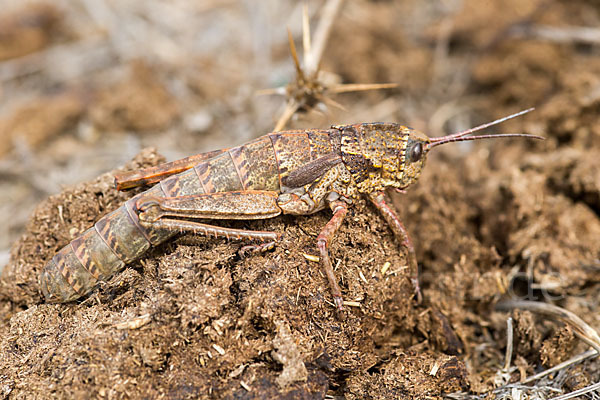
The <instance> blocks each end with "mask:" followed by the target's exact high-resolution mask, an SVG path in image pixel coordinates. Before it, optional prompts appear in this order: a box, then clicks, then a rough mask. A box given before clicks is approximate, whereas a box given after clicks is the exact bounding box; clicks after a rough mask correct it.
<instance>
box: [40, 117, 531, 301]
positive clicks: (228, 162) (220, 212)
mask: <svg viewBox="0 0 600 400" xmlns="http://www.w3.org/2000/svg"><path fill="white" fill-rule="evenodd" d="M528 111H530V110H526V111H523V112H521V113H518V114H514V115H511V116H509V117H506V118H503V119H500V120H497V121H494V122H492V123H489V124H485V125H481V126H479V127H477V128H473V129H469V130H467V131H463V132H459V133H456V134H453V135H448V136H443V137H439V138H428V137H427V136H425V135H424V134H422V133H420V132H418V131H416V130H414V129H412V128H409V127H406V126H402V125H398V124H385V123H366V124H356V125H346V126H333V127H332V128H331V129H327V130H306V131H287V132H279V133H272V134H268V135H265V136H262V137H259V138H258V139H256V140H254V141H251V142H249V143H246V144H244V145H241V146H238V147H233V148H230V149H224V150H217V151H213V152H210V153H205V154H200V155H197V156H192V157H189V158H186V159H183V160H179V161H175V162H172V163H167V164H164V165H162V166H159V167H154V168H149V169H145V170H141V171H134V172H132V173H126V174H122V175H119V176H117V177H116V183H117V187H118V188H119V189H127V188H130V187H134V186H139V185H148V184H154V183H157V182H158V183H157V184H156V185H155V186H153V187H152V188H150V189H149V190H147V191H145V192H143V193H141V194H138V195H136V196H134V197H132V198H131V199H130V200H128V201H127V202H125V204H124V205H123V206H121V207H120V208H119V209H117V210H115V211H113V212H111V213H110V214H108V215H105V216H104V217H102V218H101V219H100V220H98V222H96V224H95V225H94V226H93V227H91V228H90V229H88V230H87V231H85V232H84V233H83V234H82V235H81V236H79V237H78V238H76V239H74V240H73V241H72V242H71V243H70V244H68V245H67V246H66V247H64V248H63V249H62V250H60V251H59V252H58V253H57V254H56V255H55V256H54V257H53V258H52V260H51V261H50V262H49V263H48V264H47V265H46V267H45V268H44V269H43V271H42V273H41V276H40V284H41V288H42V292H43V293H44V295H45V297H46V299H47V300H48V301H51V302H68V301H72V300H75V299H78V298H80V297H82V296H84V295H86V294H88V293H89V292H90V291H91V290H92V289H93V288H94V286H96V284H97V283H98V281H99V280H106V279H108V278H110V277H111V276H112V275H114V274H115V273H116V272H118V271H120V270H121V269H122V268H123V267H124V266H125V265H126V264H128V263H131V262H132V261H135V260H137V259H140V258H141V257H143V256H144V254H145V253H146V252H147V251H148V249H149V248H150V247H151V246H156V245H158V244H160V243H163V242H165V241H166V240H168V239H169V238H171V237H172V236H173V235H175V234H176V233H179V232H193V233H197V234H203V235H207V236H210V235H213V236H215V237H225V238H228V239H231V238H235V239H250V240H258V241H261V244H258V245H255V246H245V247H244V248H243V250H248V249H249V248H252V249H254V250H265V249H269V248H271V247H272V246H273V245H274V244H275V243H276V242H277V241H278V240H279V238H280V237H281V235H280V234H279V233H275V232H263V231H250V230H241V229H232V228H226V227H221V226H213V225H208V224H206V223H204V221H206V220H214V219H230V220H235V219H238V220H240V219H243V220H250V219H264V218H272V217H276V216H278V215H280V214H292V215H306V214H312V213H315V212H317V211H320V210H323V209H325V208H329V209H331V210H332V211H333V217H332V218H331V220H330V221H329V222H328V223H327V225H325V227H324V228H323V230H322V231H321V233H320V234H319V236H318V237H317V247H318V249H319V252H320V256H321V257H320V259H321V262H322V265H323V268H324V271H325V273H326V275H327V279H328V281H329V285H330V287H331V290H332V293H333V298H334V301H335V304H336V306H337V307H338V308H339V309H341V308H342V304H343V301H342V293H341V290H340V288H339V286H338V283H337V279H336V277H335V275H334V272H333V268H332V265H331V261H330V259H329V254H328V251H327V246H328V244H329V243H330V241H331V239H332V237H333V235H334V233H335V232H336V230H337V229H338V228H339V226H340V225H341V223H342V221H343V219H344V216H345V215H346V213H347V211H348V207H350V206H351V205H352V204H353V202H354V201H355V200H356V199H357V198H358V197H359V196H366V197H367V198H369V199H370V200H371V202H372V203H373V204H374V205H375V207H376V208H377V209H378V210H379V211H380V212H381V214H382V216H383V217H384V219H385V220H386V221H387V222H388V224H389V226H390V228H391V229H392V231H393V232H394V234H395V236H396V237H397V238H398V239H399V241H400V242H401V244H402V245H403V246H404V247H405V249H406V251H407V259H408V263H409V267H410V269H411V276H412V280H413V284H414V286H415V291H416V294H417V296H419V295H420V293H419V286H418V279H417V271H418V269H417V260H416V257H415V252H414V249H413V245H412V243H411V241H410V239H409V237H408V234H407V232H406V229H405V228H404V226H403V225H402V223H401V222H400V220H399V219H398V217H397V216H396V214H395V212H394V210H393V209H392V208H391V207H390V206H389V205H388V203H387V202H386V195H385V190H386V189H387V188H395V189H396V190H399V191H403V190H404V189H406V188H407V187H409V186H410V185H412V184H413V183H415V182H416V181H417V179H418V178H419V175H420V174H421V170H422V168H423V166H424V165H425V159H426V156H427V153H428V152H429V150H431V149H432V148H433V147H435V146H438V145H440V144H444V143H449V142H455V141H463V140H476V139H483V138H497V137H514V136H521V137H530V138H540V137H538V136H533V135H525V134H503V135H482V136H469V137H466V135H468V134H470V133H473V132H475V131H477V130H480V129H483V128H485V127H488V126H490V125H494V124H497V123H499V122H502V121H504V120H506V119H509V118H513V117H515V116H518V115H521V114H523V113H525V112H528ZM199 220H201V221H203V222H200V221H199Z"/></svg>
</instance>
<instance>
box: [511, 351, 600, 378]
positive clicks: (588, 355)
mask: <svg viewBox="0 0 600 400" xmlns="http://www.w3.org/2000/svg"><path fill="white" fill-rule="evenodd" d="M598 354H600V353H599V352H598V350H596V349H592V350H588V351H586V352H584V353H581V354H579V355H577V356H575V357H573V358H570V359H568V360H567V361H565V362H561V363H560V364H557V365H555V366H554V367H552V368H548V369H547V370H545V371H542V372H540V373H539V374H535V375H532V376H530V377H528V378H526V379H524V380H523V382H522V383H530V382H533V381H537V380H538V379H542V378H544V377H545V376H548V375H550V374H553V373H555V372H558V371H560V370H561V369H563V368H567V367H569V366H571V365H573V364H577V363H579V362H582V361H584V360H587V359H588V358H592V357H595V356H597V355H598Z"/></svg>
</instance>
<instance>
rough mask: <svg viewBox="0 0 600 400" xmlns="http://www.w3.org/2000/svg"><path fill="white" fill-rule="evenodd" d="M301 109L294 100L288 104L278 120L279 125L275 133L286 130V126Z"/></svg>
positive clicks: (276, 125) (276, 126) (277, 124)
mask: <svg viewBox="0 0 600 400" xmlns="http://www.w3.org/2000/svg"><path fill="white" fill-rule="evenodd" d="M299 107H300V105H299V104H298V103H297V102H296V101H295V100H294V99H293V98H292V99H290V100H289V101H288V102H287V104H286V106H285V109H284V110H283V114H281V116H280V117H279V119H278V120H277V123H276V124H275V128H274V130H275V132H277V131H281V130H283V128H285V125H286V124H287V122H288V121H289V120H290V119H291V118H292V116H293V115H294V113H295V112H296V111H298V108H299Z"/></svg>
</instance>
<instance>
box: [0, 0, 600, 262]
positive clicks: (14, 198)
mask: <svg viewBox="0 0 600 400" xmlns="http://www.w3.org/2000/svg"><path fill="white" fill-rule="evenodd" d="M326 3H327V4H326ZM334 3H335V4H334ZM304 4H305V5H306V10H307V15H308V21H307V22H308V23H309V24H310V26H311V27H312V30H313V32H314V31H315V30H316V29H317V27H318V26H319V24H320V23H322V21H323V20H324V19H325V20H327V21H325V25H326V24H327V22H329V28H328V30H327V33H328V35H327V34H325V35H323V34H319V33H318V32H317V33H314V34H313V35H312V36H313V37H312V39H313V41H318V40H320V41H321V42H322V43H323V45H324V50H323V52H322V56H319V57H317V58H318V60H316V61H315V60H314V59H313V60H312V63H313V64H318V65H320V66H321V68H320V70H321V71H322V73H320V74H319V75H318V77H317V80H318V82H319V84H322V85H324V86H325V87H334V86H335V85H339V84H356V83H360V84H371V83H393V84H395V85H396V87H394V88H388V89H381V90H374V91H368V92H366V91H361V92H349V93H342V94H337V95H336V94H331V95H327V96H325V97H327V99H326V100H327V101H325V102H317V104H308V105H307V107H300V108H301V109H300V110H299V111H306V110H303V109H302V108H305V109H309V110H308V112H295V113H293V116H292V117H291V119H290V120H289V121H287V122H286V123H285V128H286V129H293V128H306V127H311V128H327V127H328V126H329V125H331V124H338V123H354V122H371V121H390V122H401V123H406V124H407V125H410V126H412V127H415V128H417V129H421V130H423V131H425V132H426V133H427V134H429V135H434V136H435V135H440V134H443V133H444V132H447V131H456V130H458V129H464V128H467V127H469V126H473V125H474V124H476V123H480V122H484V121H487V120H490V119H491V118H495V117H499V116H502V115H506V114H507V113H510V112H515V111H519V110H520V109H524V108H528V107H531V106H537V107H538V112H537V113H535V115H533V116H531V115H530V116H528V117H527V118H526V119H525V121H526V125H525V126H526V128H527V131H528V132H529V133H535V134H540V133H541V134H545V135H550V137H551V139H552V138H556V140H555V141H551V142H550V143H551V144H550V145H549V146H550V147H552V145H553V144H552V143H564V142H573V143H579V145H580V146H585V145H589V144H590V143H592V142H593V143H597V142H598V133H597V131H596V130H597V129H598V128H597V127H596V126H597V125H598V124H593V123H592V122H593V121H595V119H596V117H595V113H593V112H591V111H592V110H593V109H594V108H595V107H596V105H597V103H598V99H599V98H600V82H599V80H598V75H597V72H598V70H600V68H599V64H600V63H599V62H598V59H597V54H598V50H597V47H596V46H597V44H598V42H599V41H600V33H599V31H598V29H597V28H596V27H597V26H598V22H599V18H598V13H599V5H598V3H597V2H594V1H587V2H586V1H571V2H559V1H549V0H544V1H542V0H530V1H521V0H508V1H478V0H463V1H461V0H444V1H441V0H440V1H418V0H401V1H400V0H399V1H365V0H357V1H351V2H342V1H329V2H326V1H322V0H314V1H306V2H296V1H283V0H263V1H251V0H246V1H243V0H237V1H236V0H218V1H217V0H204V1H196V2H190V1H183V0H169V1H136V0H119V1H117V0H81V1H68V0H55V1H47V2H46V1H21V0H20V1H16V0H2V1H0V10H1V11H0V219H1V220H2V224H0V267H1V266H2V265H4V264H5V263H6V262H7V260H8V255H9V247H10V244H11V242H13V241H14V240H15V239H16V238H17V237H18V236H19V235H20V234H21V232H22V231H23V229H24V226H25V223H26V221H27V218H28V216H29V215H30V213H31V212H32V210H33V209H34V207H35V205H36V204H38V203H39V202H40V200H42V199H44V198H45V197H47V196H48V195H51V194H55V193H58V192H59V191H60V190H61V187H62V186H63V185H71V184H75V183H78V182H82V181H85V180H89V179H92V178H94V177H96V176H98V175H99V174H101V173H103V172H106V171H109V170H111V169H113V168H115V167H117V166H119V165H122V164H123V163H125V162H126V161H127V160H129V159H131V158H132V157H133V156H134V155H135V154H136V153H138V152H139V151H140V149H142V148H144V147H147V146H154V147H156V148H157V149H158V151H159V152H160V153H161V154H163V155H164V156H165V157H166V158H167V159H168V160H174V159H177V158H181V157H184V156H187V155H191V154H196V153H199V152H202V151H207V150H211V149H215V148H220V147H226V146H231V145H234V144H239V143H242V142H245V141H248V140H250V139H252V138H254V137H257V136H259V135H262V134H265V133H267V132H269V131H271V130H273V128H274V127H275V125H276V123H277V121H278V120H279V119H280V118H281V115H282V114H283V113H285V112H286V111H285V110H286V104H288V105H289V102H290V99H289V97H288V98H286V96H285V95H282V94H285V86H286V85H287V84H289V83H290V82H293V81H294V79H295V77H296V70H295V68H294V63H293V60H292V57H291V54H290V53H291V52H290V47H289V43H288V36H287V32H286V29H287V28H289V30H290V32H291V35H292V37H293V38H294V42H295V44H296V47H297V49H298V53H299V59H300V63H301V64H302V65H303V68H305V67H306V66H305V65H304V64H305V62H306V60H303V58H304V57H303V50H302V46H303V43H302V42H303V37H302V25H303V5H304ZM327 7H329V12H330V14H328V15H325V14H326V11H325V10H327ZM332 10H333V11H332ZM331 12H332V13H331ZM319 35H320V36H319ZM315 36H316V37H315ZM319 61H320V62H319ZM268 88H280V89H279V94H268V95H267V94H263V95H259V92H260V91H261V90H264V89H268ZM326 94H327V93H326ZM312 106H315V107H312ZM582 110H583V111H582ZM292 111H293V110H292ZM580 117H581V118H583V119H584V120H585V121H586V124H585V126H578V125H577V123H576V121H577V119H578V118H580ZM520 124H522V123H520ZM519 126H520V127H521V126H522V125H519ZM508 127H509V128H508V129H510V124H508ZM503 129H504V128H503ZM578 130H579V131H578ZM573 132H579V133H578V136H577V135H574V136H570V135H571V133H573ZM578 138H579V139H578ZM553 140H554V139H553ZM590 141H592V142H590Z"/></svg>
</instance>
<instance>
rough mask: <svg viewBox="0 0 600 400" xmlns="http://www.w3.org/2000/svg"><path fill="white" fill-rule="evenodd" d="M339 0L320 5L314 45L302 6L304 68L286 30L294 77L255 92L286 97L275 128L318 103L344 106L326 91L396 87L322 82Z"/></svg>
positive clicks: (390, 85) (279, 128)
mask: <svg viewBox="0 0 600 400" xmlns="http://www.w3.org/2000/svg"><path fill="white" fill-rule="evenodd" d="M341 4H342V0H329V1H328V2H327V3H326V4H325V6H324V7H323V12H322V18H321V20H320V22H319V25H318V26H317V29H316V34H315V40H314V44H313V42H312V39H311V35H310V27H309V22H308V11H307V8H306V6H305V7H304V9H303V18H302V46H303V53H304V64H305V65H304V68H302V66H301V65H300V60H299V58H298V52H297V51H296V45H295V44H294V40H293V38H292V34H291V33H290V31H289V30H288V41H289V45H290V52H291V53H292V59H293V61H294V66H295V68H296V78H295V79H294V81H293V82H291V83H289V84H288V85H287V86H285V87H278V88H274V89H266V90H261V91H259V92H258V94H278V95H285V96H286V97H287V101H286V106H285V108H284V110H283V112H282V114H281V116H280V117H279V119H278V120H277V123H276V124H275V128H274V130H275V131H279V130H282V129H283V128H284V127H285V126H286V124H287V123H288V122H289V120H290V119H291V118H292V116H293V115H294V114H295V113H296V112H298V111H309V110H312V109H314V107H315V106H316V105H318V104H328V105H330V106H333V107H336V108H340V109H342V110H343V109H344V107H343V106H342V105H341V104H339V103H337V102H336V101H334V100H333V99H331V98H330V97H329V95H330V94H337V93H346V92H357V91H365V90H377V89H388V88H394V87H396V86H398V85H397V84H395V83H375V84H368V83H358V84H332V85H329V84H327V83H325V82H324V81H323V80H322V79H320V78H321V76H320V65H321V58H322V56H323V51H324V50H325V46H326V44H327V39H328V38H329V34H330V32H331V27H332V26H333V22H334V20H335V17H336V15H337V14H338V11H339V9H340V7H341Z"/></svg>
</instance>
